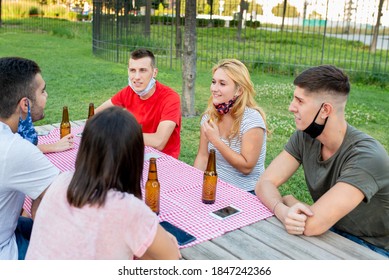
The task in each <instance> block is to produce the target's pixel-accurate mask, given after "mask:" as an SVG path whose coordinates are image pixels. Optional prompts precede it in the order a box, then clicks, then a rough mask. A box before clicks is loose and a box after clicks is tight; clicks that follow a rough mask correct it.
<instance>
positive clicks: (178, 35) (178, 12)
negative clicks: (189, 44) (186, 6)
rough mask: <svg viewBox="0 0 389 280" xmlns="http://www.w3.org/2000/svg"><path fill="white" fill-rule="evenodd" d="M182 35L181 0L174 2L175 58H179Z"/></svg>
mask: <svg viewBox="0 0 389 280" xmlns="http://www.w3.org/2000/svg"><path fill="white" fill-rule="evenodd" d="M181 49H182V33H181V0H176V58H180V57H181Z"/></svg>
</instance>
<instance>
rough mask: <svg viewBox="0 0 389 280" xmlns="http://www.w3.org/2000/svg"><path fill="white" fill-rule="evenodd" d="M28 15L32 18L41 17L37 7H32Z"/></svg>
mask: <svg viewBox="0 0 389 280" xmlns="http://www.w3.org/2000/svg"><path fill="white" fill-rule="evenodd" d="M28 15H30V16H37V15H39V9H38V8H37V7H31V8H30V10H29V11H28Z"/></svg>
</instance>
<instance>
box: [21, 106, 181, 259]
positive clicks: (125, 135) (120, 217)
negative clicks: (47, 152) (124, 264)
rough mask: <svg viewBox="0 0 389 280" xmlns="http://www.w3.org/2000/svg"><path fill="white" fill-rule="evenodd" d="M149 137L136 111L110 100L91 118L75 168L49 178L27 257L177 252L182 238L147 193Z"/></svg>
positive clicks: (174, 254)
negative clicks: (145, 139) (144, 196)
mask: <svg viewBox="0 0 389 280" xmlns="http://www.w3.org/2000/svg"><path fill="white" fill-rule="evenodd" d="M143 159H144V143H143V136H142V130H141V127H140V125H139V124H138V123H137V121H136V119H135V118H134V117H133V116H132V114H131V113H129V112H128V111H126V110H123V109H122V108H119V107H111V108H108V109H106V110H103V111H102V112H100V113H99V114H96V115H95V116H94V117H92V118H91V119H90V120H89V121H88V122H87V124H86V126H85V129H84V131H83V134H82V139H81V143H80V147H79V151H78V154H77V159H76V166H75V171H74V173H73V172H65V173H63V174H61V175H60V176H59V178H58V179H57V180H56V181H55V182H54V183H53V184H52V185H51V187H50V188H49V189H48V191H47V192H46V195H45V199H44V200H43V201H42V203H41V205H40V208H39V211H38V212H37V215H36V218H35V222H34V228H33V232H32V236H31V241H30V246H29V249H28V251H27V256H26V259H133V258H134V256H135V257H138V258H141V259H178V258H180V253H179V250H178V245H177V241H176V240H175V238H174V237H173V236H172V235H170V234H169V233H167V232H166V231H165V230H164V229H163V228H162V227H161V226H160V225H159V223H158V218H157V216H156V215H155V214H154V213H153V212H152V211H151V210H150V209H149V208H148V207H147V206H146V205H145V204H144V202H143V201H142V192H141V179H142V172H143Z"/></svg>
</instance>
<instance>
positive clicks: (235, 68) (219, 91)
mask: <svg viewBox="0 0 389 280" xmlns="http://www.w3.org/2000/svg"><path fill="white" fill-rule="evenodd" d="M212 74H213V76H212V83H211V87H210V89H211V97H210V99H209V102H208V107H207V109H206V111H205V112H204V114H203V116H202V119H201V132H200V144H199V150H198V153H197V156H196V159H195V162H194V166H195V167H196V168H198V169H200V170H205V168H206V165H207V160H208V152H209V150H210V149H212V148H213V149H215V150H216V163H217V167H216V168H217V172H218V175H219V178H221V179H222V180H224V181H226V182H229V183H230V184H233V185H235V186H237V187H239V188H241V189H244V190H247V191H251V192H252V191H253V190H254V187H255V184H256V182H257V180H258V178H259V177H260V176H261V174H262V173H263V172H264V169H265V156H266V122H265V114H264V112H263V111H262V109H261V108H260V107H259V106H258V105H257V103H256V101H255V100H254V96H255V90H254V85H253V83H252V81H251V78H250V73H249V71H248V70H247V68H246V66H245V65H244V64H243V63H242V62H240V61H239V60H236V59H223V60H221V61H220V62H219V63H218V64H217V65H215V66H214V67H213V69H212Z"/></svg>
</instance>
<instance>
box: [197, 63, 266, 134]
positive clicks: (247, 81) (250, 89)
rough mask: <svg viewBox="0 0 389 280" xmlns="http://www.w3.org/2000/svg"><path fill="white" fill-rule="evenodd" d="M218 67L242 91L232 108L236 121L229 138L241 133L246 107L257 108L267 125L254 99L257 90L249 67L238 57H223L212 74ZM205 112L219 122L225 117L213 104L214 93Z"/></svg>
mask: <svg viewBox="0 0 389 280" xmlns="http://www.w3.org/2000/svg"><path fill="white" fill-rule="evenodd" d="M218 69H223V71H224V72H225V73H226V74H227V76H228V77H229V78H230V79H231V80H232V81H233V82H234V84H235V87H236V88H237V89H238V90H240V91H241V92H242V94H241V95H239V96H238V97H237V99H236V101H235V104H234V106H232V108H231V110H230V112H231V115H232V117H233V119H234V122H233V125H232V127H231V130H230V133H229V136H228V138H229V139H232V138H234V137H235V136H237V135H239V132H240V124H241V122H242V118H243V114H244V111H245V108H246V107H248V108H252V109H255V110H257V111H258V112H259V113H260V114H261V116H262V118H263V120H264V122H265V125H266V115H265V112H264V111H263V110H262V108H261V107H259V106H258V104H257V102H256V101H255V99H254V96H255V94H256V92H255V90H254V84H253V82H252V81H251V78H250V73H249V71H248V69H247V67H246V66H245V65H244V64H243V63H242V62H241V61H239V60H237V59H222V60H220V61H219V63H218V64H216V65H215V66H214V67H213V68H212V75H213V74H214V73H215V72H216V70H218ZM204 114H208V115H209V118H210V119H211V120H212V121H214V122H216V123H219V122H220V120H221V119H222V118H223V115H220V114H219V113H218V112H217V111H216V109H215V107H214V105H213V98H212V95H211V96H210V98H209V100H208V107H207V109H206V110H205V112H204Z"/></svg>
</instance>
